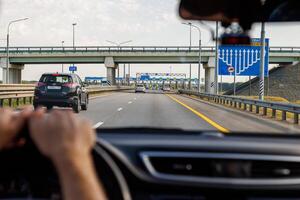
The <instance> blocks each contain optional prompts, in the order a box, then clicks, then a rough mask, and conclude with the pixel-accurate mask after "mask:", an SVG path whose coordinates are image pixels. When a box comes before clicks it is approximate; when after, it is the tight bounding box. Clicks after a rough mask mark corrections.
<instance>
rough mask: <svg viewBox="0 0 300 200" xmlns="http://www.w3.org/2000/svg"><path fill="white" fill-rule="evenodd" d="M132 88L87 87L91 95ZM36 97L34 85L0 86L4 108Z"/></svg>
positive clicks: (0, 103) (1, 105)
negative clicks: (5, 102) (5, 104)
mask: <svg viewBox="0 0 300 200" xmlns="http://www.w3.org/2000/svg"><path fill="white" fill-rule="evenodd" d="M129 89H132V87H129V86H109V87H99V86H89V87H87V90H88V93H89V94H98V93H102V92H110V91H120V90H129ZM33 97H34V85H31V84H28V85H25V84H17V85H5V84H0V107H3V105H4V101H5V100H7V101H8V106H9V107H12V106H13V105H14V100H15V105H16V106H19V105H20V103H22V104H26V103H30V104H32V102H33Z"/></svg>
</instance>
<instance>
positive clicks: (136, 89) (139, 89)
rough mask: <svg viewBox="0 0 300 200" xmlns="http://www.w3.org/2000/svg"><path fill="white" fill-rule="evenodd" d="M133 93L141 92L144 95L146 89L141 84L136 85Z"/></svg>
mask: <svg viewBox="0 0 300 200" xmlns="http://www.w3.org/2000/svg"><path fill="white" fill-rule="evenodd" d="M135 92H136V93H137V92H143V93H146V87H145V86H144V85H143V84H137V85H136V87H135Z"/></svg>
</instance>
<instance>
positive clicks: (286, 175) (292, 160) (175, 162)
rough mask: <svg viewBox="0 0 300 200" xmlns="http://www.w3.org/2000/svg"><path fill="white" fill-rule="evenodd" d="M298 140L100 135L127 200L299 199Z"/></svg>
mask: <svg viewBox="0 0 300 200" xmlns="http://www.w3.org/2000/svg"><path fill="white" fill-rule="evenodd" d="M299 141H300V137H298V136H296V135H279V134H277V135H268V134H244V133H232V134H222V133H218V132H186V131H181V130H162V129H145V128H141V129H101V130H98V146H99V147H100V146H101V148H102V149H103V151H105V152H106V153H107V154H108V155H109V156H110V158H111V160H112V161H113V162H114V164H115V166H113V167H111V168H114V170H116V171H114V174H115V175H116V174H117V175H116V177H117V176H118V175H119V176H120V175H121V178H120V177H119V178H117V179H118V181H117V182H118V183H119V184H120V185H121V187H120V188H121V193H122V194H123V197H124V196H125V197H124V198H125V199H126V196H127V197H129V198H127V199H145V200H147V199H149V200H170V199H176V200H194V199H204V200H205V199H220V198H222V199H249V200H250V199H251V200H262V199H264V200H265V199H270V200H271V199H274V200H277V199H300V147H299ZM95 162H96V163H95V164H96V168H97V169H100V168H101V163H97V160H96V161H95ZM115 168H117V169H115Z"/></svg>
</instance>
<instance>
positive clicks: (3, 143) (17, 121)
mask: <svg viewBox="0 0 300 200" xmlns="http://www.w3.org/2000/svg"><path fill="white" fill-rule="evenodd" d="M31 110H32V109H30V108H24V109H23V110H22V111H21V112H15V111H13V110H12V109H10V108H0V150H2V149H5V148H9V147H14V146H18V145H19V144H22V143H23V142H22V141H21V140H20V141H15V139H16V136H17V134H18V133H19V132H20V131H21V129H22V128H23V127H24V124H25V122H26V120H27V119H28V118H29V116H30V114H31V112H32V111H31Z"/></svg>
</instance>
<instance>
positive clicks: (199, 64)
mask: <svg viewBox="0 0 300 200" xmlns="http://www.w3.org/2000/svg"><path fill="white" fill-rule="evenodd" d="M182 24H184V25H188V26H190V47H191V46H192V40H191V38H192V34H191V28H192V27H194V28H196V29H197V30H198V32H199V62H198V83H197V85H198V92H201V89H200V85H201V79H200V75H201V72H200V69H201V62H202V59H201V56H202V55H201V54H202V51H201V47H202V44H201V43H202V42H201V29H200V27H198V26H196V25H194V24H192V23H191V22H189V23H182ZM191 71H192V70H191V64H190V82H189V83H190V89H191Z"/></svg>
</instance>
